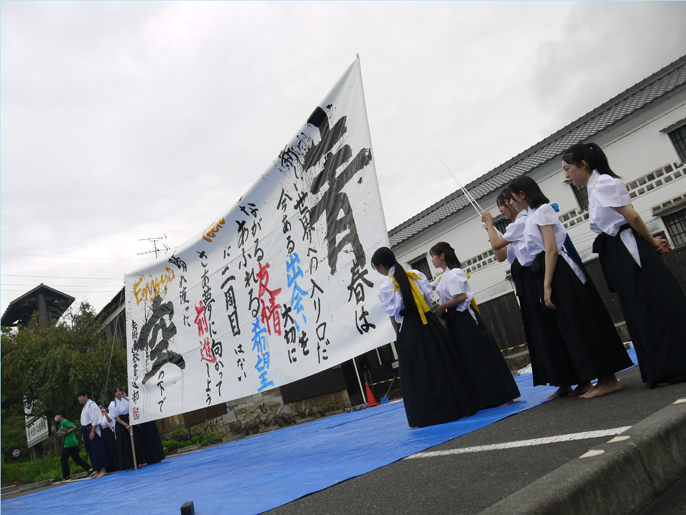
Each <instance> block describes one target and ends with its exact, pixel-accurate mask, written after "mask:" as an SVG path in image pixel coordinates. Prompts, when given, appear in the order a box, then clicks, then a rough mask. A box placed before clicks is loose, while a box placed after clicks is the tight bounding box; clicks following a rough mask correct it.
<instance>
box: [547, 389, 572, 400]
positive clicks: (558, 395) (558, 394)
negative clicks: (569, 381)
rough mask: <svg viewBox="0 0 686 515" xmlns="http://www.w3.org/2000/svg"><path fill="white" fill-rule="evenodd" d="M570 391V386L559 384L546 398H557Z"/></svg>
mask: <svg viewBox="0 0 686 515" xmlns="http://www.w3.org/2000/svg"><path fill="white" fill-rule="evenodd" d="M570 393H572V387H571V386H560V387H559V388H558V389H557V391H556V392H555V393H554V394H552V395H551V396H550V397H548V399H557V398H558V397H564V396H565V395H569V394H570Z"/></svg>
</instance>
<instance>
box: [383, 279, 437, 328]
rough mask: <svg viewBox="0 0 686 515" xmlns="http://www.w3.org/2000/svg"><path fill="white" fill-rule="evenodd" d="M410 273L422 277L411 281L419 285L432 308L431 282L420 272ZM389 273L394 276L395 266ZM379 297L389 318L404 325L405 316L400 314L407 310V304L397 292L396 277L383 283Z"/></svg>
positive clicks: (420, 290)
mask: <svg viewBox="0 0 686 515" xmlns="http://www.w3.org/2000/svg"><path fill="white" fill-rule="evenodd" d="M409 271H410V272H414V273H415V274H417V275H418V276H419V277H420V280H416V279H412V278H409V279H410V281H412V282H414V283H415V284H416V285H417V288H418V289H419V292H420V293H421V294H422V296H423V297H424V300H425V301H426V304H427V305H428V306H431V303H432V300H433V294H434V292H433V289H432V288H431V285H430V284H429V281H428V280H427V279H426V276H425V275H424V274H423V273H421V272H420V271H419V270H409ZM388 272H389V275H392V274H394V273H395V266H392V267H391V268H390V270H389V271H388ZM378 297H379V300H380V301H381V305H382V306H383V307H384V309H385V310H386V313H387V314H388V316H390V317H393V318H395V321H396V322H398V323H399V324H402V323H403V316H402V315H401V314H400V312H401V311H402V310H403V309H405V304H404V303H403V296H402V294H401V293H400V289H398V291H395V277H389V278H387V279H386V280H385V281H384V282H383V283H381V286H380V287H379V294H378Z"/></svg>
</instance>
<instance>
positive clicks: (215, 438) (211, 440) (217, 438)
mask: <svg viewBox="0 0 686 515" xmlns="http://www.w3.org/2000/svg"><path fill="white" fill-rule="evenodd" d="M223 439H224V438H223V437H222V435H220V434H217V433H208V434H207V435H206V436H205V439H204V440H203V441H202V442H200V444H201V445H203V446H205V445H213V444H215V443H219V442H221V441H223Z"/></svg>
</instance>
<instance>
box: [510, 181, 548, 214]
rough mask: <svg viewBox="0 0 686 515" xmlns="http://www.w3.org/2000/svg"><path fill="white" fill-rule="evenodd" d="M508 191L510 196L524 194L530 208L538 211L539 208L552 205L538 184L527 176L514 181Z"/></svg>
mask: <svg viewBox="0 0 686 515" xmlns="http://www.w3.org/2000/svg"><path fill="white" fill-rule="evenodd" d="M508 189H509V190H510V194H512V193H515V194H517V195H521V194H522V193H524V198H525V200H526V203H527V204H528V205H529V207H530V208H533V209H536V208H537V207H538V206H541V205H543V204H548V203H550V200H548V197H546V196H545V195H544V194H543V192H542V191H541V188H540V186H539V185H538V183H537V182H536V181H534V180H533V179H532V178H531V177H528V176H526V175H520V176H519V177H517V178H515V179H512V181H510V184H509V186H508Z"/></svg>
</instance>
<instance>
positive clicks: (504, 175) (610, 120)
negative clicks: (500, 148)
mask: <svg viewBox="0 0 686 515" xmlns="http://www.w3.org/2000/svg"><path fill="white" fill-rule="evenodd" d="M685 84H686V56H683V57H681V58H680V59H678V60H677V61H675V62H673V63H672V64H670V65H669V66H666V67H664V68H663V69H661V70H660V71H658V72H656V73H654V74H653V75H651V76H650V77H648V78H646V79H644V80H643V81H641V82H639V83H638V84H636V85H634V86H632V87H631V88H629V89H628V90H626V91H624V92H623V93H620V94H619V95H617V96H616V97H614V98H612V99H610V100H608V101H607V102H605V103H604V104H602V105H601V106H599V107H598V108H596V109H594V110H593V111H591V112H590V113H587V114H586V115H584V116H582V117H581V118H579V119H578V120H576V121H574V122H572V123H571V124H569V125H568V126H566V127H564V128H562V129H561V130H559V131H558V132H556V133H555V134H552V135H551V136H549V137H547V138H546V139H544V140H543V141H541V142H539V143H537V144H536V145H534V146H532V147H531V148H529V149H527V150H525V151H524V152H522V153H521V154H519V155H518V156H515V157H514V158H512V159H510V160H509V161H508V162H506V163H504V164H502V165H500V166H499V167H497V168H495V169H494V170H491V171H490V172H488V173H486V174H484V175H482V176H481V177H479V178H478V179H476V180H474V181H472V182H471V183H469V184H467V186H466V188H467V190H468V191H469V192H470V193H471V194H472V196H473V197H474V198H475V199H477V200H478V199H479V198H481V197H484V196H486V195H488V194H490V193H492V192H493V191H495V190H497V189H499V188H501V187H502V186H504V185H505V184H507V183H508V182H509V181H510V180H512V179H513V178H514V177H517V176H519V175H523V174H525V173H527V172H530V171H531V170H533V169H534V168H536V167H537V166H539V165H541V164H543V163H546V162H548V161H550V160H551V159H553V158H555V157H557V156H559V155H561V154H562V152H564V151H565V150H566V149H568V148H569V147H570V146H572V145H574V144H575V143H578V142H580V141H584V140H586V139H589V138H591V137H593V136H595V135H596V134H598V133H599V132H601V131H603V130H605V129H607V128H608V127H610V126H612V125H613V124H615V123H618V122H620V121H621V120H622V119H624V118H626V117H627V116H630V115H632V114H634V113H636V112H637V111H638V110H640V109H641V108H642V107H644V106H646V105H647V104H649V103H650V102H653V101H654V100H656V99H658V98H660V97H662V96H664V95H666V94H667V93H670V92H672V91H674V90H675V89H677V88H679V89H681V88H682V87H684V85H685ZM468 205H469V202H468V201H467V199H466V198H465V196H464V194H463V192H462V191H461V190H458V191H455V192H453V193H452V194H450V195H448V196H447V197H445V198H443V199H441V200H439V201H438V202H436V203H435V204H434V205H432V206H431V207H429V208H427V209H425V210H424V211H422V212H421V213H419V214H417V215H416V216H414V217H412V218H411V219H409V220H407V221H405V222H403V223H402V224H400V225H398V226H397V227H394V228H393V229H391V230H390V231H389V233H388V235H389V237H390V240H391V246H395V245H398V244H400V243H402V242H403V241H405V240H407V239H409V238H411V237H412V236H414V235H415V234H417V233H419V232H421V231H423V230H424V229H426V228H428V227H430V226H432V225H433V224H435V223H437V222H440V221H441V220H443V219H445V218H447V217H448V216H450V215H453V214H455V213H456V212H458V211H459V210H460V209H462V208H463V207H466V206H468Z"/></svg>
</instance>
